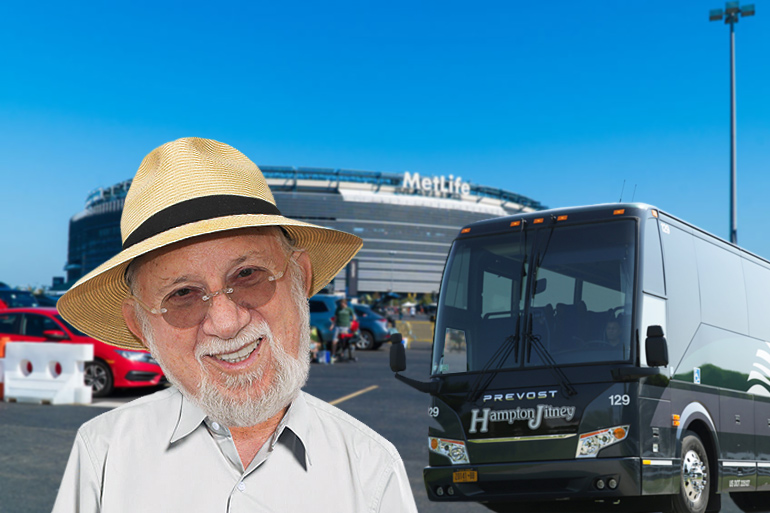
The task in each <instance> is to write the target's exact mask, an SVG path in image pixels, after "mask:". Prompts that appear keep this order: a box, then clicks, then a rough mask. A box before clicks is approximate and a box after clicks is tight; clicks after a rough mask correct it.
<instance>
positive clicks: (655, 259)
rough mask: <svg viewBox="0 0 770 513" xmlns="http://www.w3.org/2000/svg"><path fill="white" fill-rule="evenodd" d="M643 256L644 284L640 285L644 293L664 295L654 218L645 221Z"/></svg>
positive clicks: (658, 238) (660, 255)
mask: <svg viewBox="0 0 770 513" xmlns="http://www.w3.org/2000/svg"><path fill="white" fill-rule="evenodd" d="M642 248H644V249H643V251H644V254H643V255H642V258H643V260H642V261H643V262H644V264H643V266H644V268H643V271H642V272H643V273H644V283H643V285H642V287H643V289H644V291H645V292H649V293H651V294H655V295H657V296H665V295H666V287H665V283H664V280H663V257H662V252H661V249H660V233H659V232H658V220H657V219H654V218H650V219H647V225H646V226H645V230H644V245H643V246H642Z"/></svg>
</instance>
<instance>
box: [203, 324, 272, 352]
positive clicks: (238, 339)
mask: <svg viewBox="0 0 770 513" xmlns="http://www.w3.org/2000/svg"><path fill="white" fill-rule="evenodd" d="M272 340H273V332H272V331H271V330H270V326H269V325H268V324H267V322H265V321H264V320H263V321H260V322H258V323H256V324H251V325H249V326H247V327H245V328H244V329H243V330H241V331H240V332H239V333H238V335H236V336H235V337H233V338H229V339H223V338H219V337H210V338H208V339H206V340H204V341H203V342H201V343H200V344H198V345H196V346H195V358H196V359H197V360H198V361H200V360H201V359H202V358H203V357H204V356H211V355H215V354H223V353H232V352H233V351H237V350H238V349H240V348H242V347H243V346H245V345H248V344H251V343H253V342H255V341H260V342H259V343H260V344H261V343H262V342H265V341H267V342H270V341H272Z"/></svg>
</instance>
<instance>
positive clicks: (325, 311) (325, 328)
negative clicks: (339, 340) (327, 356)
mask: <svg viewBox="0 0 770 513" xmlns="http://www.w3.org/2000/svg"><path fill="white" fill-rule="evenodd" d="M340 299H341V298H340V297H339V296H334V295H332V294H316V295H315V296H313V297H311V298H310V299H309V300H308V301H309V303H310V326H311V328H316V329H317V330H318V335H319V336H320V337H321V342H323V344H324V345H325V346H326V345H327V344H329V343H331V341H332V338H333V337H334V327H333V324H332V317H334V311H335V310H336V309H337V301H339V300H340Z"/></svg>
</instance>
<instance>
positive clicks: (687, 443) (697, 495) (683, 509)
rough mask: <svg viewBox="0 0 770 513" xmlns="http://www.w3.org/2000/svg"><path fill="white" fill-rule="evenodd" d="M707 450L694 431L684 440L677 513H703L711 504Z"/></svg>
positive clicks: (676, 498) (675, 499)
mask: <svg viewBox="0 0 770 513" xmlns="http://www.w3.org/2000/svg"><path fill="white" fill-rule="evenodd" d="M708 471H709V462H708V456H707V455H706V448H705V447H703V442H701V440H700V438H699V437H698V435H696V434H695V433H693V432H692V431H687V432H686V433H685V436H684V439H682V475H681V480H680V482H679V494H678V495H676V496H675V497H674V511H675V512H676V513H703V512H704V511H706V506H707V505H708V502H709V491H710V489H711V480H710V479H709V474H708Z"/></svg>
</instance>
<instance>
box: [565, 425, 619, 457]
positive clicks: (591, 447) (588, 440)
mask: <svg viewBox="0 0 770 513" xmlns="http://www.w3.org/2000/svg"><path fill="white" fill-rule="evenodd" d="M628 427H629V426H615V427H611V428H607V429H602V430H600V431H592V432H590V433H584V434H582V435H580V441H579V442H578V446H577V454H575V457H576V458H595V457H596V455H597V454H599V451H601V450H602V449H604V448H605V447H609V446H610V445H612V444H616V443H618V442H620V441H621V440H623V439H625V438H626V437H627V436H628Z"/></svg>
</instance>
